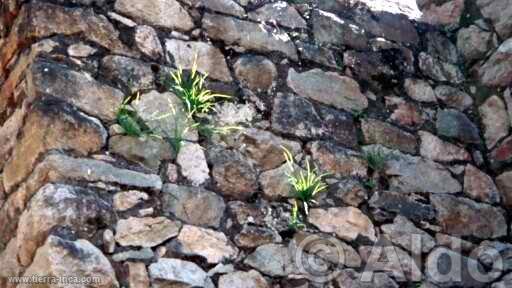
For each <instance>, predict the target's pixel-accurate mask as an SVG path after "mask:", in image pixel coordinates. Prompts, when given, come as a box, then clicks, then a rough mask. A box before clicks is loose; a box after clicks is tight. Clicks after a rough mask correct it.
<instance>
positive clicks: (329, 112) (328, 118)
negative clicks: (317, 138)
mask: <svg viewBox="0 0 512 288" xmlns="http://www.w3.org/2000/svg"><path fill="white" fill-rule="evenodd" d="M317 111H318V113H320V117H321V119H322V122H323V126H324V129H325V130H324V131H325V133H324V135H323V138H327V139H333V140H334V142H336V143H338V144H341V145H343V146H346V147H349V148H356V147H358V144H357V132H356V126H355V123H354V117H353V116H352V114H350V113H348V112H345V111H341V110H336V109H334V108H331V107H325V106H319V107H318V108H317Z"/></svg>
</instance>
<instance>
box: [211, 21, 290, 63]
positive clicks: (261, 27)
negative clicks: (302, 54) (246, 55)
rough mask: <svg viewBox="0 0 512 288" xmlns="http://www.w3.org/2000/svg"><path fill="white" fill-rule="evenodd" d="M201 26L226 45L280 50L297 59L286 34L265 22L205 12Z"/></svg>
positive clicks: (263, 50)
mask: <svg viewBox="0 0 512 288" xmlns="http://www.w3.org/2000/svg"><path fill="white" fill-rule="evenodd" d="M202 26H203V29H205V30H206V33H207V34H208V36H209V37H210V38H212V39H216V40H222V41H224V43H226V44H228V45H233V44H238V45H240V46H242V47H244V48H246V49H251V50H255V51H259V52H272V51H275V52H281V53H283V54H285V55H286V56H287V57H289V58H290V59H292V60H297V59H298V55H297V49H296V48H295V45H294V44H293V42H292V41H291V39H290V37H289V36H288V34H286V33H284V32H281V31H279V30H276V29H274V28H273V27H270V26H267V25H265V24H258V23H254V22H249V21H243V20H239V19H236V18H232V17H226V16H222V15H216V14H209V13H207V14H205V15H204V16H203V22H202Z"/></svg>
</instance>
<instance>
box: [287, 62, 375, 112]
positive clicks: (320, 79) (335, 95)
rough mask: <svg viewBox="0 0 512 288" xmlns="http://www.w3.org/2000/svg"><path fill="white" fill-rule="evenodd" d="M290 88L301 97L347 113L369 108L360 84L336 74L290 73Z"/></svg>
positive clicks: (312, 71) (293, 71)
mask: <svg viewBox="0 0 512 288" xmlns="http://www.w3.org/2000/svg"><path fill="white" fill-rule="evenodd" d="M287 84H288V87H290V88H291V89H292V90H293V91H295V93H297V94H299V95H300V96H303V97H306V98H310V99H312V100H315V101H318V102H321V103H324V104H327V105H332V106H334V107H336V108H338V109H345V110H347V111H353V110H356V111H360V110H364V109H366V108H367V107H368V99H366V96H365V95H364V94H363V93H361V89H360V87H359V84H358V83H357V82H356V81H355V80H354V79H352V78H349V77H346V76H341V75H338V74H337V73H334V72H323V71H322V70H320V69H313V70H309V71H306V72H303V73H297V72H296V71H295V69H293V68H291V69H290V70H289V71H288V78H287Z"/></svg>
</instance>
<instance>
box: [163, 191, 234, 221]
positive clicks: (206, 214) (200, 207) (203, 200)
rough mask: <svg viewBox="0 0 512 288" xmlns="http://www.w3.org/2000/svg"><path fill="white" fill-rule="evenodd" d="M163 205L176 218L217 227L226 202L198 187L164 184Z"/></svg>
mask: <svg viewBox="0 0 512 288" xmlns="http://www.w3.org/2000/svg"><path fill="white" fill-rule="evenodd" d="M162 193H163V195H162V200H163V207H164V209H163V210H164V211H165V212H166V213H172V214H173V215H174V216H175V217H177V218H178V219H180V220H182V221H184V222H185V223H189V224H192V225H199V226H212V227H218V226H219V225H220V221H221V219H222V216H223V215H224V210H225V208H226V204H225V203H224V200H223V199H222V197H220V196H219V195H217V194H215V193H214V192H211V191H208V190H206V189H203V188H199V187H186V186H178V185H174V184H166V185H164V187H163V189H162Z"/></svg>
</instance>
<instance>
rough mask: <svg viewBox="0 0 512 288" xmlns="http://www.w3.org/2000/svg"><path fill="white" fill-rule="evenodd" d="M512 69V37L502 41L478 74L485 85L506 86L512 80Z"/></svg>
mask: <svg viewBox="0 0 512 288" xmlns="http://www.w3.org/2000/svg"><path fill="white" fill-rule="evenodd" d="M511 11H512V9H511ZM511 71H512V38H511V39H508V40H506V41H505V42H503V43H501V45H500V46H499V47H498V50H496V51H495V52H494V53H493V54H492V55H491V57H490V58H489V59H488V60H487V61H486V62H485V64H484V65H482V66H481V67H480V68H479V69H478V75H479V77H480V81H481V82H482V83H483V84H484V85H488V86H493V87H495V86H497V87H506V86H507V85H509V84H510V82H512V72H511Z"/></svg>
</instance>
